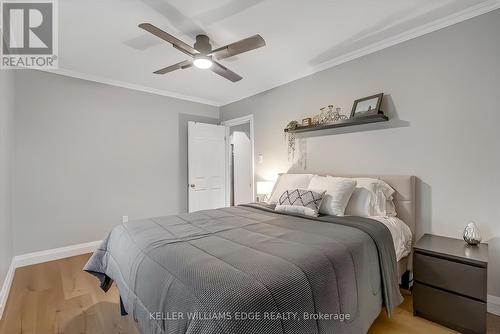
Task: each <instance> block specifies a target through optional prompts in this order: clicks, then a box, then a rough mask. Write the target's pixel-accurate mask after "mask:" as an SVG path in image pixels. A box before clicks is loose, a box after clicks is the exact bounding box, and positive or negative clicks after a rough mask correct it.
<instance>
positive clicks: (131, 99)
mask: <svg viewBox="0 0 500 334" xmlns="http://www.w3.org/2000/svg"><path fill="white" fill-rule="evenodd" d="M15 87H16V92H18V94H17V95H18V96H17V98H16V113H15V140H16V144H15V162H16V173H15V178H14V206H13V221H14V248H15V253H16V254H23V253H27V252H33V251H39V250H45V249H51V248H56V247H61V246H66V245H72V244H78V243H83V242H89V241H93V240H99V239H102V238H104V237H105V236H106V234H107V233H108V232H109V231H110V229H111V228H112V227H113V226H114V225H116V224H120V223H121V219H122V216H124V215H128V216H129V217H130V219H133V218H140V217H152V216H157V215H168V214H174V213H178V212H181V211H185V210H186V203H185V202H186V200H185V187H186V186H187V176H186V168H184V166H183V164H182V163H180V161H181V160H182V159H185V157H186V156H187V155H186V150H187V135H186V130H185V129H184V127H187V125H186V124H187V121H188V120H190V119H194V120H200V119H202V120H203V121H212V122H216V121H217V120H218V118H219V109H218V108H217V107H211V106H207V105H203V104H197V103H192V102H187V101H182V100H177V99H172V98H168V97H163V96H158V95H152V94H147V93H142V92H137V91H132V90H127V89H123V88H117V87H112V86H107V85H101V84H97V83H94V82H89V81H84V80H79V79H74V78H68V77H63V76H58V75H54V74H49V73H43V72H37V71H19V72H17V73H16V80H15Z"/></svg>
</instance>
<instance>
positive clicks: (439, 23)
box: [222, 0, 500, 106]
mask: <svg viewBox="0 0 500 334" xmlns="http://www.w3.org/2000/svg"><path fill="white" fill-rule="evenodd" d="M499 8H500V0H489V1H485V2H482V3H480V4H477V5H475V6H472V7H469V8H467V9H464V10H462V11H460V12H457V13H454V14H451V15H448V16H446V17H443V18H441V19H438V20H435V21H433V22H430V23H427V24H424V25H421V26H420V27H417V28H413V29H410V30H407V31H405V32H403V33H401V34H397V35H395V36H392V37H389V38H386V39H384V40H382V41H379V42H376V43H373V44H370V45H368V46H366V47H364V48H361V49H358V50H355V51H352V52H349V53H346V54H344V55H342V56H339V57H336V58H333V59H331V60H328V61H326V62H324V63H322V64H320V65H318V66H314V67H312V68H310V69H308V70H307V71H304V72H302V73H300V74H298V75H296V76H293V77H292V78H291V79H289V80H287V81H285V82H283V83H281V84H279V85H276V86H273V87H268V88H266V89H263V90H260V91H258V92H255V93H252V94H249V95H247V96H245V97H240V98H238V99H235V100H231V101H229V102H225V103H223V104H222V106H225V105H228V104H231V103H234V102H237V101H240V100H243V99H246V98H248V97H251V96H255V95H257V94H260V93H262V92H265V91H268V90H271V89H273V88H276V87H280V86H283V85H286V84H288V83H290V82H293V81H296V80H298V79H302V78H305V77H307V76H310V75H312V74H315V73H318V72H321V71H324V70H327V69H329V68H332V67H335V66H338V65H341V64H344V63H347V62H349V61H352V60H355V59H357V58H361V57H363V56H366V55H369V54H372V53H375V52H378V51H381V50H383V49H386V48H389V47H391V46H394V45H397V44H400V43H403V42H406V41H409V40H412V39H415V38H417V37H421V36H424V35H427V34H429V33H432V32H435V31H438V30H441V29H444V28H446V27H449V26H452V25H455V24H457V23H460V22H463V21H466V20H469V19H472V18H474V17H477V16H480V15H483V14H486V13H489V12H491V11H494V10H496V9H499Z"/></svg>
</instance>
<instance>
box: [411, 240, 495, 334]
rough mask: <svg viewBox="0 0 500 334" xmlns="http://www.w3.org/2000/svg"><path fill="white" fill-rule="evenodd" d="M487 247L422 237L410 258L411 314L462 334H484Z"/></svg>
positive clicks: (461, 241)
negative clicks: (411, 262) (411, 283)
mask: <svg viewBox="0 0 500 334" xmlns="http://www.w3.org/2000/svg"><path fill="white" fill-rule="evenodd" d="M487 270H488V245H486V244H479V245H477V246H469V245H467V243H466V242H465V241H463V240H460V239H452V238H446V237H440V236H435V235H431V234H425V235H424V236H423V237H422V238H421V239H420V240H419V241H418V242H417V244H416V245H415V247H414V255H413V277H414V285H413V313H414V314H415V315H417V316H419V317H422V318H426V319H429V320H431V321H434V322H437V323H440V324H442V325H444V326H446V327H449V328H452V329H455V330H457V331H459V332H461V333H486V295H487V290H486V288H487V285H486V280H487Z"/></svg>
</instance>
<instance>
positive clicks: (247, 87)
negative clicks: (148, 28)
mask: <svg viewBox="0 0 500 334" xmlns="http://www.w3.org/2000/svg"><path fill="white" fill-rule="evenodd" d="M498 7H499V1H498V0H488V1H484V0H309V1H306V0H210V1H207V0H204V1H203V0H85V1H82V0H62V1H59V17H60V21H59V48H60V51H59V55H60V56H59V66H60V70H59V73H61V74H66V75H73V76H76V77H82V78H86V79H90V80H95V81H100V82H105V83H110V84H115V85H118V86H125V87H129V88H134V89H139V90H145V91H150V92H155V93H158V94H163V95H168V96H175V97H181V98H186V99H189V100H194V101H199V102H204V103H209V104H213V105H224V104H226V103H229V102H232V101H236V100H239V99H241V98H244V97H247V96H250V95H253V94H256V93H259V92H262V91H265V90H267V89H270V88H273V87H276V86H278V85H281V84H283V83H286V82H289V81H292V80H295V79H297V78H300V77H303V76H305V75H308V74H311V73H314V72H317V71H319V70H322V69H325V68H328V67H331V66H334V65H336V64H339V63H342V62H344V61H347V60H350V59H353V58H356V57H359V56H361V55H364V54H367V53H370V52H373V51H377V50H379V49H382V48H384V47H387V46H390V45H393V44H396V43H398V42H401V41H404V40H408V39H410V38H412V37H416V36H419V35H422V34H424V33H427V32H430V31H433V30H436V29H439V28H442V27H444V26H447V25H450V24H453V23H456V22H459V21H461V20H464V19H467V18H469V17H473V16H476V15H479V14H482V13H484V12H487V11H490V10H492V9H495V8H498ZM142 22H150V23H152V24H154V25H156V26H158V27H160V28H162V29H164V30H165V31H167V32H169V33H171V34H172V35H174V36H176V37H178V38H180V39H182V40H183V41H185V42H187V43H188V44H191V45H192V44H193V43H194V37H195V36H196V34H199V33H205V34H207V35H208V36H209V37H210V38H211V40H212V41H213V42H215V43H216V44H215V45H213V46H215V47H217V46H222V45H225V44H228V43H231V42H234V41H237V40H240V39H242V38H245V37H248V36H251V35H254V34H260V35H261V36H262V37H263V38H264V39H265V40H266V43H267V45H266V46H265V47H263V48H260V49H257V50H254V51H251V52H248V53H244V54H241V55H238V56H237V57H234V58H232V59H227V60H222V61H221V63H222V64H223V65H225V66H227V67H228V68H230V69H232V70H233V71H235V72H236V73H238V74H240V75H241V76H243V80H241V81H239V82H237V83H232V82H230V81H228V80H226V79H223V78H222V77H220V76H218V75H216V74H215V73H213V72H211V71H207V70H199V69H197V68H190V69H186V70H179V71H175V72H172V73H170V74H166V75H155V74H153V73H152V72H153V71H155V70H158V69H160V68H162V67H165V66H168V65H171V64H173V63H176V62H179V61H182V60H185V59H187V58H186V56H185V55H184V54H182V53H181V52H179V51H178V50H176V49H174V48H173V47H172V46H171V45H170V44H168V43H166V42H163V41H162V40H160V39H158V38H156V37H154V36H152V35H149V34H148V33H146V32H145V31H143V30H141V29H139V28H138V27H137V25H138V24H139V23H142Z"/></svg>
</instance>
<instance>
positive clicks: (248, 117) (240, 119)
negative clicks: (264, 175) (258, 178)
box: [221, 114, 255, 206]
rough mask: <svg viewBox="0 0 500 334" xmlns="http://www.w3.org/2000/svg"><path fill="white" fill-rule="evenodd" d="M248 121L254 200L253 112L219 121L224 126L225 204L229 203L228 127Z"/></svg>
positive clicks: (228, 204) (229, 150)
mask: <svg viewBox="0 0 500 334" xmlns="http://www.w3.org/2000/svg"><path fill="white" fill-rule="evenodd" d="M246 123H250V144H251V147H252V148H251V152H252V199H253V200H254V201H255V145H254V138H255V136H254V120H253V114H250V115H246V116H242V117H238V118H233V119H228V120H226V121H223V122H221V125H224V126H225V127H226V206H230V205H231V189H230V188H231V187H230V185H231V175H230V168H229V163H230V161H231V157H230V154H231V149H230V143H229V128H230V127H232V126H236V125H242V124H246Z"/></svg>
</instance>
